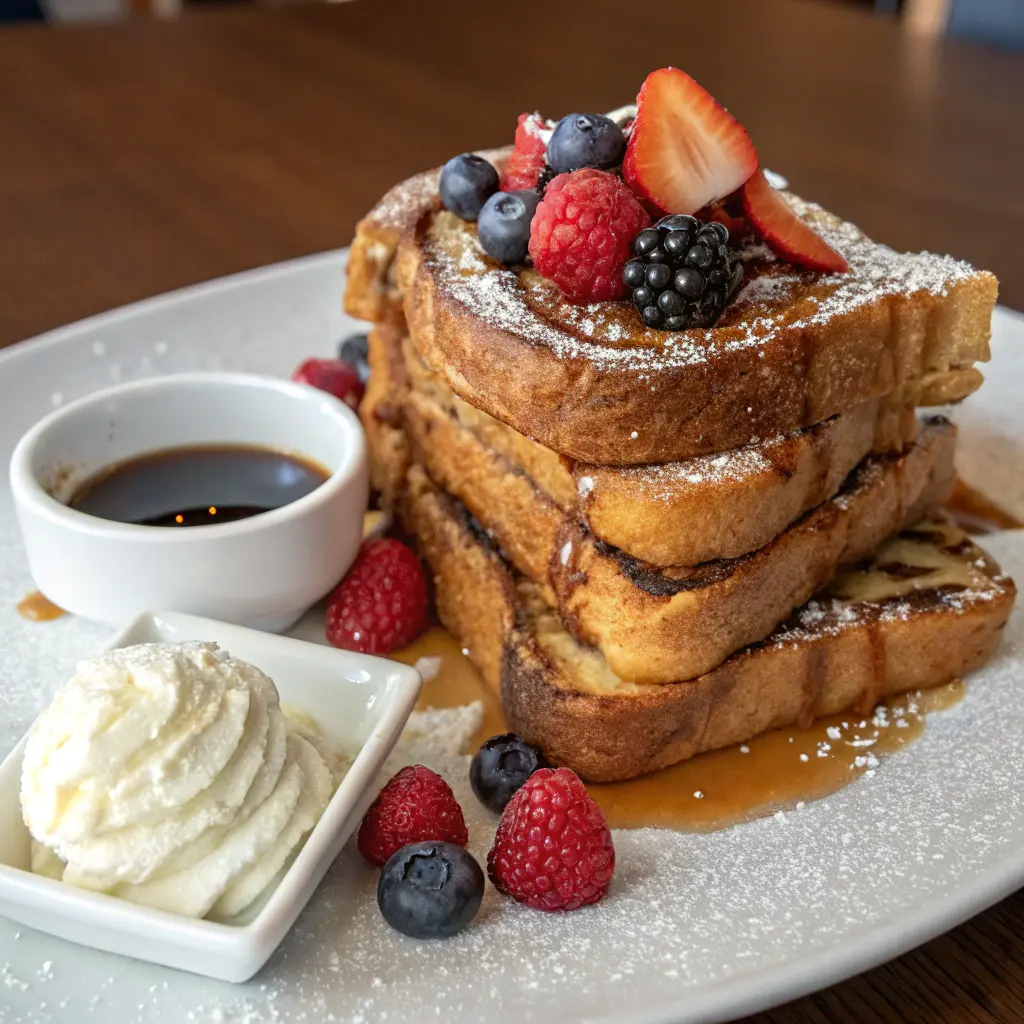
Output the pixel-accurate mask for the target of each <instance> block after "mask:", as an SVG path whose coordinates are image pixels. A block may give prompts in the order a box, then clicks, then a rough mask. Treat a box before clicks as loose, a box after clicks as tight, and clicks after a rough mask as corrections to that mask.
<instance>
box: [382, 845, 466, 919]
mask: <svg viewBox="0 0 1024 1024" xmlns="http://www.w3.org/2000/svg"><path fill="white" fill-rule="evenodd" d="M483 895H484V873H483V871H481V869H480V865H479V864H477V862H476V861H475V860H474V859H473V857H472V855H471V854H469V853H467V852H466V851H465V850H464V849H463V848H462V847H461V846H456V845H455V844H454V843H439V842H425V843H410V844H409V845H408V846H403V847H402V849H400V850H399V851H398V852H397V853H395V854H392V856H391V858H390V859H389V860H388V862H387V863H386V864H385V865H384V868H383V870H382V871H381V873H380V880H379V881H378V882H377V906H378V907H380V912H381V913H382V914H383V915H384V920H385V921H387V923H388V924H389V925H391V927H392V928H394V929H395V930H396V931H400V932H402V933H403V934H404V935H411V936H412V937H413V938H414V939H446V938H448V937H449V936H451V935H455V934H456V933H457V932H460V931H462V929H463V928H465V927H466V925H467V924H469V922H470V921H472V920H473V918H474V917H475V916H476V912H477V911H478V910H479V909H480V901H481V900H482V899H483Z"/></svg>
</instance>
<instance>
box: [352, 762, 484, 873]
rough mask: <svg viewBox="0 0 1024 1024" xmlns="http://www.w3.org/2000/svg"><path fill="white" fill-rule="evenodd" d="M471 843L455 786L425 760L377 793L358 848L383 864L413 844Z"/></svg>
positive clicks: (364, 819)
mask: <svg viewBox="0 0 1024 1024" xmlns="http://www.w3.org/2000/svg"><path fill="white" fill-rule="evenodd" d="M427 840H432V841H434V842H442V843H454V844H455V845H456V846H465V845H466V843H467V842H469V832H468V831H467V830H466V820H465V818H463V816H462V808H461V807H460V806H459V802H458V801H457V800H456V799H455V794H454V793H453V792H452V789H451V786H449V785H448V783H447V782H445V781H444V779H442V778H441V776H440V775H438V774H437V773H436V772H432V771H431V770H430V769H429V768H424V767H423V765H421V764H414V765H409V766H408V767H406V768H403V769H402V770H401V771H400V772H399V773H398V774H397V775H395V776H394V777H393V778H392V779H391V781H390V782H388V784H387V785H386V786H385V787H384V788H383V789H382V790H381V791H380V793H378V794H377V799H376V800H374V801H373V803H372V804H371V805H370V809H369V810H368V811H367V812H366V815H365V817H364V818H363V823H362V824H361V825H360V826H359V839H358V845H359V852H360V853H361V854H362V855H363V856H364V857H365V858H366V859H367V860H368V861H369V862H370V863H371V864H375V865H377V867H381V866H382V865H383V864H384V863H386V862H387V860H388V859H389V858H390V857H391V855H392V854H394V853H397V852H398V851H399V850H400V849H402V847H403V846H408V845H409V844H410V843H419V842H425V841H427Z"/></svg>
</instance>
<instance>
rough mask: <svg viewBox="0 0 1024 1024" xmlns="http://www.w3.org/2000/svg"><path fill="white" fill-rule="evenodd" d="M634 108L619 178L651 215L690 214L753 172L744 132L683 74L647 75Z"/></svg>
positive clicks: (670, 71) (675, 71)
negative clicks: (652, 211) (655, 212)
mask: <svg viewBox="0 0 1024 1024" xmlns="http://www.w3.org/2000/svg"><path fill="white" fill-rule="evenodd" d="M636 103H637V111H636V120H635V122H634V123H633V130H632V132H631V133H630V137H629V145H628V146H627V147H626V156H625V159H624V160H623V163H622V176H623V177H624V178H625V179H626V182H627V184H628V185H629V186H630V187H631V188H632V189H633V190H634V191H635V192H636V193H637V195H639V196H641V198H643V199H644V200H646V201H647V202H648V203H650V204H651V205H652V206H654V207H656V208H657V209H659V210H663V211H664V212H665V213H690V214H692V213H696V212H697V211H698V210H700V209H701V208H702V207H704V206H707V205H708V203H713V202H715V200H717V199H723V198H724V197H725V196H727V195H729V194H730V193H731V192H735V191H736V189H738V188H739V187H740V186H741V185H743V183H744V182H745V181H746V180H747V179H748V178H749V177H750V176H751V175H752V174H753V173H754V172H755V171H756V170H757V150H756V149H754V144H753V143H752V142H751V141H750V136H749V135H748V134H747V132H746V129H745V128H744V127H743V125H741V124H740V123H739V121H737V120H736V118H734V117H733V116H732V115H731V114H730V113H729V112H728V111H727V110H725V108H724V107H721V106H719V105H718V103H716V102H715V99H714V97H713V96H712V95H711V94H710V93H709V92H707V91H706V90H705V89H702V88H701V87H700V86H699V85H698V84H697V83H696V82H695V81H694V80H693V79H692V78H691V77H690V76H689V75H688V74H686V72H684V71H680V70H679V69H678V68H662V69H661V70H660V71H654V72H652V73H651V74H650V75H648V76H647V80H646V81H645V82H644V84H643V86H642V87H641V89H640V95H639V96H637V99H636Z"/></svg>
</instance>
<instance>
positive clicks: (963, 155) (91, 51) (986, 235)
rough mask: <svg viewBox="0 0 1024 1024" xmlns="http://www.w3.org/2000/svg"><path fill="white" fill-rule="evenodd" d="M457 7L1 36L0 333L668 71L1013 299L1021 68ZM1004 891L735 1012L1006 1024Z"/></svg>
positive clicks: (671, 11)
mask: <svg viewBox="0 0 1024 1024" xmlns="http://www.w3.org/2000/svg"><path fill="white" fill-rule="evenodd" d="M640 11H641V8H640V7H639V6H634V5H630V4H624V3H621V2H617V0H597V2H592V3H590V4H586V5H572V6H571V7H569V6H567V7H565V8H564V9H562V8H559V7H558V6H557V5H553V4H551V3H546V2H542V0H520V2H519V3H518V4H517V5H516V7H515V8H514V12H513V9H512V8H509V7H508V5H491V4H486V3H481V2H479V0H452V2H449V3H447V4H444V5H424V4H421V3H418V2H414V0H388V2H387V3H382V2H379V0H361V2H358V3H353V4H345V5H341V6H310V7H297V8H289V9H282V10H278V11H265V10H259V9H253V8H250V7H245V8H221V9H215V10H204V11H202V12H200V13H196V14H192V15H189V16H187V17H185V18H184V19H182V20H181V21H180V22H177V23H174V24H166V23H159V22H152V21H148V20H139V21H136V22H130V23H126V24H123V25H118V26H99V27H89V28H80V29H74V30H55V29H46V28H43V27H21V28H15V29H8V30H6V31H4V32H0V345H4V344H9V343H11V342H14V341H16V340H18V339H20V338H23V337H27V336H30V335H33V334H35V333H38V332H39V331H42V330H45V329H47V328H49V327H54V326H57V325H59V324H61V323H65V322H67V321H69V320H74V319H76V318H78V317H81V316H85V315H87V314H90V313H94V312H97V311H100V310H103V309H106V308H109V307H111V306H116V305H120V304H121V303H125V302H130V301H132V300H134V299H139V298H142V297H144V296H147V295H152V294H155V293H158V292H162V291H165V290H167V289H169V288H175V287H178V286H181V285H184V284H188V283H191V282H195V281H199V280H203V279H206V278H210V277H215V276H218V275H221V274H226V273H230V272H232V271H237V270H242V269H245V268H247V267H254V266H258V265H260V264H263V263H268V262H271V261H274V260H280V259H286V258H288V257H291V256H297V255H300V254H302V253H307V252H311V251H314V250H318V249H326V248H332V247H335V246H339V245H344V244H345V243H346V242H347V241H348V239H349V237H350V235H351V232H352V227H353V225H354V224H355V221H356V220H357V218H358V217H359V216H360V215H361V214H362V213H363V212H364V211H365V210H366V209H367V208H368V207H369V206H370V205H371V204H372V202H373V201H374V200H375V199H376V198H377V197H378V196H379V195H380V194H381V193H382V192H383V191H384V189H385V188H387V187H388V186H389V185H390V184H392V183H393V182H395V181H397V180H399V179H400V178H402V177H404V176H406V175H408V174H410V173H412V172H414V171H416V170H419V169H422V168H423V167H426V166H430V165H433V164H437V163H439V162H441V161H443V160H444V159H446V158H447V157H449V156H451V155H452V154H454V153H457V152H460V151H462V150H465V149H469V148H472V147H478V146H482V145H488V144H500V143H503V142H506V141H508V140H509V139H510V137H511V134H512V129H513V125H514V121H515V116H516V115H517V114H518V113H519V112H520V111H522V110H527V109H531V110H532V109H535V108H539V109H542V110H545V111H548V112H551V113H555V114H560V113H564V112H567V111H569V110H572V109H590V110H593V109H605V108H610V107H614V106H617V105H619V104H620V103H622V102H623V101H626V100H628V99H630V98H631V97H632V95H633V94H634V93H635V91H636V88H637V85H638V83H639V82H640V81H641V80H642V79H643V76H644V75H645V73H646V72H647V71H648V70H650V69H651V68H653V67H655V66H659V65H662V64H667V63H672V64H677V65H680V66H683V67H685V68H687V70H689V71H690V72H691V73H693V74H694V75H695V76H696V77H697V78H698V79H700V80H701V81H702V82H704V83H705V84H706V85H707V86H708V87H709V88H710V89H711V90H712V92H714V93H715V94H716V95H717V96H718V97H719V98H720V99H721V100H723V101H724V102H725V103H727V104H728V105H729V106H730V107H731V108H733V109H734V110H735V111H736V112H737V113H738V114H739V116H740V118H741V119H742V120H743V122H744V123H745V124H746V125H747V127H748V128H749V129H750V131H751V134H752V135H753V137H754V139H755V140H756V141H757V143H758V146H759V149H760V151H761V154H762V156H763V158H764V160H765V162H766V163H767V164H768V165H770V166H774V167H776V168H778V169H780V170H783V171H784V172H785V173H786V174H787V175H788V176H789V177H790V179H791V181H792V183H793V186H794V188H795V189H796V190H798V191H800V192H802V193H804V194H805V195H809V196H813V197H814V198H816V199H818V200H819V201H821V202H822V203H824V204H825V205H826V206H828V207H829V208H831V209H834V210H836V211H838V212H841V213H842V214H844V215H845V216H847V217H848V218H849V219H851V220H853V221H855V222H857V223H859V224H861V225H862V226H863V227H864V228H865V229H866V230H867V231H868V232H869V233H870V234H872V235H873V236H875V237H877V238H880V239H883V240H885V241H887V242H889V243H891V244H892V245H894V246H896V247H898V248H908V249H917V248H928V249H933V250H938V251H942V252H952V253H954V254H956V255H958V256H962V257H964V258H966V259H969V260H971V261H972V262H974V263H976V264H978V265H979V266H983V267H987V268H990V269H992V270H994V271H995V272H996V273H997V274H998V275H999V277H1000V279H1001V281H1002V298H1003V301H1005V302H1006V303H1007V304H1009V305H1011V306H1016V307H1018V308H1022V307H1024V261H1022V260H1021V258H1020V257H1021V255H1022V245H1021V239H1022V238H1024V188H1022V187H1021V182H1022V181H1024V133H1022V131H1021V128H1022V120H1021V116H1020V111H1019V104H1020V102H1021V98H1022V97H1024V59H1022V58H1020V57H1016V56H1013V55H1010V54H1006V53H1000V52H996V51H990V50H985V49H981V48H973V47H970V46H966V45H953V44H945V43H941V42H938V43H936V42H929V41H925V40H914V39H908V38H904V37H903V36H902V35H901V34H900V33H899V32H898V31H897V30H896V29H895V27H894V26H893V25H892V24H890V23H885V22H880V21H876V20H873V19H872V18H871V17H869V16H867V15H866V14H864V13H862V12H861V11H860V10H858V9H856V8H853V7H850V8H847V7H844V6H842V5H831V4H830V5H825V4H815V3H810V2H802V3H784V2H781V0H779V2H769V0H747V2H740V0H731V2H729V0H717V2H715V3H707V2H701V3H681V2H678V0H646V2H645V3H644V4H643V5H642V12H643V13H642V18H641V15H640V13H639V12H640ZM1022 925H1024V896H1022V895H1020V894H1018V895H1017V896H1014V897H1013V898H1011V899H1009V900H1007V901H1005V902H1004V903H1002V904H1001V905H1000V906H998V907H996V908H994V909H993V910H990V911H989V912H987V913H985V914H983V915H981V916H980V917H978V918H977V919H975V920H974V921H973V922H971V923H969V924H967V925H965V926H963V927H961V928H959V929H957V930H956V931H954V932H952V933H951V934H949V935H947V936H944V937H942V938H941V939H938V940H936V941H934V942H932V943H930V944H928V945H927V946H925V947H923V948H922V949H920V950H918V951H916V952H914V953H912V954H910V955H908V956H904V957H903V958H901V959H900V960H898V961H895V962H894V963H893V964H890V965H888V966H886V967H882V968H879V969H877V970H874V971H872V972H869V973H868V974H866V975H863V976H862V977H860V978H857V979H854V980H852V981H850V982H847V983H845V984H843V985H839V986H837V987H835V988H833V989H830V990H828V991H826V992H823V993H820V994H818V995H816V996H813V997H809V998H807V999H804V1000H801V1001H799V1002H797V1003H794V1004H792V1005H790V1006H787V1007H783V1008H780V1009H778V1010H775V1011H772V1012H771V1013H766V1014H762V1015H760V1016H758V1017H756V1018H751V1020H756V1021H757V1022H759V1024H769V1022H770V1024H781V1022H790V1021H801V1022H804V1021H806V1022H814V1024H819V1022H824V1021H830V1022H843V1024H847V1022H849V1024H873V1022H885V1024H893V1022H916V1021H922V1022H924V1021H927V1022H940V1024H947V1022H948V1024H953V1022H955V1024H968V1022H969V1024H985V1022H997V1021H998V1022H1008V1021H1020V1020H1024V939H1022V938H1021V935H1022V931H1024V927H1022Z"/></svg>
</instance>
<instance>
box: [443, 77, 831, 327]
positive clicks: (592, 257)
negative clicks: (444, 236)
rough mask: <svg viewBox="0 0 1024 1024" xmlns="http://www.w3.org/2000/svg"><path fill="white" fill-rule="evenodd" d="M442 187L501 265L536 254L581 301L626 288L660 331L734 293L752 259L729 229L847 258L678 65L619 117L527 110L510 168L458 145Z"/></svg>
mask: <svg viewBox="0 0 1024 1024" xmlns="http://www.w3.org/2000/svg"><path fill="white" fill-rule="evenodd" d="M440 192H441V202H442V203H443V204H444V206H445V208H446V209H448V210H450V211H451V212H452V213H454V214H456V215H458V216H459V217H462V218H463V219H464V220H469V221H476V222H477V237H478V239H479V242H480V246H481V248H482V249H483V250H484V252H486V253H487V255H489V256H490V257H492V258H493V259H495V260H497V261H498V262H499V263H504V264H506V265H512V266H515V265H522V264H525V263H526V262H527V260H528V259H529V260H531V261H532V262H533V265H534V267H535V268H536V270H537V271H538V273H540V274H541V275H542V276H543V277H546V278H548V279H549V280H551V281H554V282H555V283H556V284H557V285H558V287H559V288H560V289H561V291H562V293H563V295H564V297H565V298H566V300H567V301H569V302H572V303H591V302H607V301H612V300H616V299H622V298H625V297H626V296H627V293H628V297H629V298H631V299H632V302H633V305H634V306H636V308H637V310H638V311H639V314H640V316H641V317H642V318H643V320H644V322H645V323H647V324H648V325H649V326H651V327H656V328H660V329H663V330H680V329H686V328H691V327H709V326H711V325H712V324H714V323H715V321H716V320H717V319H718V317H719V316H720V315H721V313H722V310H723V309H724V308H725V306H726V305H727V304H728V302H729V301H730V300H731V298H732V297H733V296H734V295H735V294H736V292H737V290H738V288H739V285H740V283H741V282H742V280H743V264H742V263H741V262H740V261H738V260H737V259H736V256H735V253H734V251H733V250H732V249H731V248H730V247H729V244H728V243H729V232H730V230H733V231H739V232H740V233H741V234H742V235H744V236H745V235H750V236H758V237H760V238H761V239H762V240H763V241H764V242H766V243H767V244H768V245H769V246H770V247H771V248H772V249H773V250H774V251H775V252H776V253H777V254H778V255H779V256H781V257H782V258H784V259H786V260H788V261H790V262H792V263H794V264H797V265H798V266H802V267H807V268H808V269H811V270H815V271H820V272H841V271H844V270H846V269H847V265H846V261H845V260H844V259H843V257H842V256H841V255H840V254H839V253H837V252H836V251H835V250H834V249H832V248H831V247H830V246H829V245H828V244H827V243H826V242H825V241H824V239H822V238H821V237H820V236H819V235H817V234H816V233H815V232H814V230H813V229H812V228H811V227H810V226H809V225H808V224H807V223H806V222H805V221H803V220H801V219H800V218H799V217H798V216H797V215H796V213H795V212H794V211H793V210H792V208H791V207H790V205H789V203H788V202H787V201H786V199H785V197H784V196H782V195H781V194H779V193H778V192H777V191H776V190H775V189H773V188H772V186H771V185H770V184H769V183H768V181H767V179H766V178H765V176H764V173H763V172H762V170H761V169H760V167H759V165H758V157H757V150H756V149H755V148H754V144H753V143H752V142H751V141H750V136H749V135H747V132H746V130H745V129H744V128H743V126H742V125H741V124H740V123H739V122H738V121H737V120H736V119H735V118H734V117H732V115H731V114H729V113H728V112H727V111H726V110H725V109H724V108H723V107H721V106H719V105H718V103H716V102H715V100H714V98H713V97H712V96H711V95H710V94H709V93H708V92H706V91H705V90H704V89H702V88H701V87H700V86H699V85H698V84H697V83H696V82H695V81H694V80H693V79H692V78H690V76H689V75H687V74H685V73H684V72H682V71H679V70H678V69H676V68H662V69H661V70H660V71H655V72H653V73H652V74H650V75H649V76H648V77H647V80H646V81H645V82H644V84H643V87H642V88H641V90H640V94H639V96H638V97H637V106H636V115H635V117H633V118H632V119H627V120H626V121H625V122H624V123H622V124H620V123H618V122H616V121H614V120H612V119H611V118H609V117H605V116H603V115H601V114H569V115H568V116H566V117H563V118H562V119H561V120H560V121H558V122H557V123H554V122H551V121H548V120H546V119H545V118H543V117H541V116H540V115H539V114H523V115H521V116H520V118H519V126H518V128H517V129H516V136H515V146H514V148H513V150H512V152H511V154H510V155H509V157H508V159H507V162H506V164H505V168H504V175H503V176H502V175H500V174H499V172H498V169H497V168H496V167H494V166H493V165H492V164H490V163H489V162H488V161H487V160H485V159H484V158H483V157H480V156H476V155H474V154H472V153H463V154H462V155H461V156H457V157H454V158H453V159H452V160H449V161H448V163H447V164H445V166H444V168H443V169H442V171H441V182H440ZM652 215H653V216H654V217H655V218H658V219H657V220H656V222H655V223H654V224H653V225H652Z"/></svg>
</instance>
